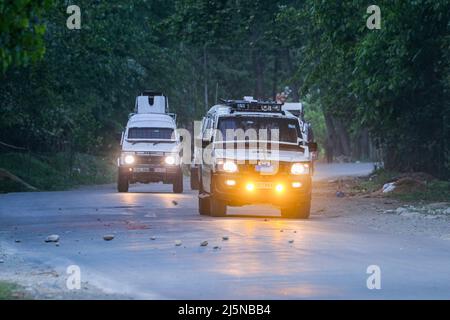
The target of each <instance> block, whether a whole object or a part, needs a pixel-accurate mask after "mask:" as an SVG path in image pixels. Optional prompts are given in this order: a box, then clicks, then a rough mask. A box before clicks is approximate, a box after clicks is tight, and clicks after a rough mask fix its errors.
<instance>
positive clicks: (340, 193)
mask: <svg viewBox="0 0 450 320" xmlns="http://www.w3.org/2000/svg"><path fill="white" fill-rule="evenodd" d="M336 197H338V198H344V197H345V193H344V192H342V191H337V192H336Z"/></svg>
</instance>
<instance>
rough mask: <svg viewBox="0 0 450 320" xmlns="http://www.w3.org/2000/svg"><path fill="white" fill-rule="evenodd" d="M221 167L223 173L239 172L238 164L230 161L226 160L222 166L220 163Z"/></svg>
mask: <svg viewBox="0 0 450 320" xmlns="http://www.w3.org/2000/svg"><path fill="white" fill-rule="evenodd" d="M219 167H221V169H222V170H223V171H225V172H228V173H234V172H237V171H238V167H237V164H236V163H234V162H233V161H230V160H226V161H225V162H223V163H222V164H220V163H219Z"/></svg>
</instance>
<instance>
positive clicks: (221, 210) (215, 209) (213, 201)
mask: <svg viewBox="0 0 450 320" xmlns="http://www.w3.org/2000/svg"><path fill="white" fill-rule="evenodd" d="M209 202H210V207H211V209H210V210H211V216H212V217H225V216H226V215H227V205H226V203H225V202H223V201H222V200H219V199H217V198H216V197H214V196H211V197H210V199H209Z"/></svg>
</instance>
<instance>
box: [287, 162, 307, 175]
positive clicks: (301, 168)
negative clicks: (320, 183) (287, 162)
mask: <svg viewBox="0 0 450 320" xmlns="http://www.w3.org/2000/svg"><path fill="white" fill-rule="evenodd" d="M291 173H292V174H295V175H299V174H308V173H309V165H308V164H307V163H294V164H293V165H292V167H291Z"/></svg>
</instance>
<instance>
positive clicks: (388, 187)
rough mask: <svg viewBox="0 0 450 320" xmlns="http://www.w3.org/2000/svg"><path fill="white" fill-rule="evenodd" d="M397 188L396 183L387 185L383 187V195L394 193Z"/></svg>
mask: <svg viewBox="0 0 450 320" xmlns="http://www.w3.org/2000/svg"><path fill="white" fill-rule="evenodd" d="M395 188H396V185H395V182H390V183H386V184H384V185H383V188H382V189H381V190H382V192H383V193H389V192H392V191H394V190H395Z"/></svg>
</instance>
